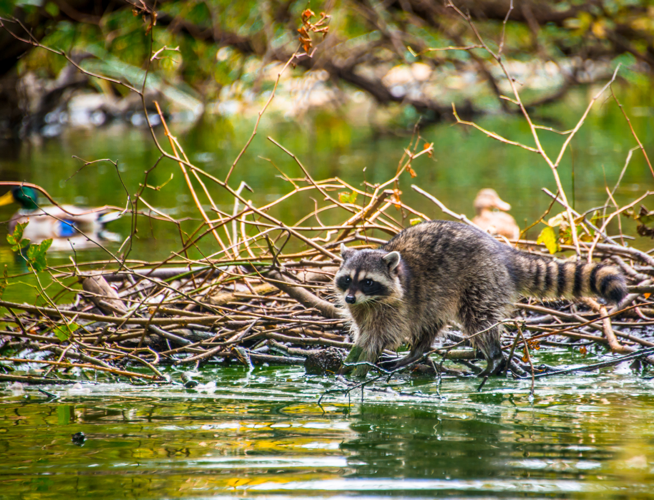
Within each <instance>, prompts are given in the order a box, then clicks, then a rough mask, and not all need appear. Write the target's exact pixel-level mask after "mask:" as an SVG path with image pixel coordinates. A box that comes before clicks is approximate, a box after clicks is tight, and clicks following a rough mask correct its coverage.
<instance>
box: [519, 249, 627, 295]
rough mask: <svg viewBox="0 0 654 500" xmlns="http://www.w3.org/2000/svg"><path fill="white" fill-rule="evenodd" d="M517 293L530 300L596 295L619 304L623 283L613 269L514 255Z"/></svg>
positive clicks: (625, 288)
mask: <svg viewBox="0 0 654 500" xmlns="http://www.w3.org/2000/svg"><path fill="white" fill-rule="evenodd" d="M514 256H515V258H514V266H515V268H514V271H515V277H516V281H517V283H516V284H517V286H518V291H519V292H520V293H522V294H524V295H528V296H531V297H567V298H572V297H584V296H589V295H599V296H600V297H603V298H605V299H606V300H607V301H609V302H614V303H616V304H617V303H619V302H620V301H621V300H622V299H623V298H624V297H625V296H626V295H627V283H626V281H625V279H624V276H623V275H622V274H621V273H620V270H619V269H618V268H616V267H614V266H605V265H602V264H597V263H596V262H592V263H582V262H557V261H554V260H551V259H548V258H546V257H541V256H539V255H534V254H528V253H525V252H518V251H516V253H515V254H514Z"/></svg>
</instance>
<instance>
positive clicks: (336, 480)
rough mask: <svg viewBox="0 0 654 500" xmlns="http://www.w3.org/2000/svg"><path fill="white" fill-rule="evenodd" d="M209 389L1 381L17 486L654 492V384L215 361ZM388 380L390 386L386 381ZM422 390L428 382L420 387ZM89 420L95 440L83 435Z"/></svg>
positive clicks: (15, 490) (489, 494)
mask: <svg viewBox="0 0 654 500" xmlns="http://www.w3.org/2000/svg"><path fill="white" fill-rule="evenodd" d="M201 380H202V382H203V383H202V384H200V385H199V386H198V387H197V388H196V389H194V390H186V389H182V388H177V389H175V388H173V389H171V388H169V387H160V388H157V387H154V388H153V387H147V388H141V389H139V388H134V387H130V386H126V385H123V386H119V387H116V386H113V385H89V384H85V385H78V386H73V387H67V388H62V387H48V391H50V392H52V393H54V394H56V395H57V396H59V398H58V399H56V400H52V399H49V398H48V396H47V395H44V394H42V393H39V392H37V391H36V390H35V389H28V390H24V389H21V388H19V387H17V386H16V385H14V386H7V385H4V386H3V387H2V389H0V484H2V485H3V486H2V498H140V499H147V498H223V497H225V498H226V497H241V498H242V497H246V498H275V499H279V498H291V497H292V498H327V497H329V498H436V497H453V498H651V497H652V495H653V494H654V489H653V487H654V431H653V430H652V426H651V417H652V415H653V414H654V390H653V389H654V382H653V381H652V380H651V379H649V380H647V379H638V378H636V377H634V376H632V375H631V374H630V372H629V370H628V369H626V370H625V369H624V368H623V369H611V370H608V371H606V372H604V373H602V374H597V373H594V374H588V375H581V376H575V377H559V378H553V379H550V380H547V381H546V382H545V381H539V382H537V386H536V388H537V390H536V397H535V399H534V401H533V403H530V401H529V394H528V393H529V382H515V381H507V380H496V381H492V382H490V383H489V384H488V385H486V386H485V388H484V391H483V393H477V392H476V387H477V385H478V381H477V380H449V379H448V380H444V381H443V385H442V387H441V397H440V398H439V396H438V394H437V387H436V385H437V384H436V382H434V381H427V380H422V381H420V380H417V381H410V380H409V381H407V380H397V381H396V382H395V383H402V391H403V394H404V395H401V394H398V393H397V392H395V391H394V390H393V389H392V388H391V389H389V388H384V390H383V391H382V392H370V391H367V392H366V394H365V399H364V402H363V403H361V400H360V392H357V393H353V394H352V395H351V405H348V400H347V398H345V397H342V396H334V397H330V398H329V399H327V400H326V401H324V402H323V405H322V408H321V407H319V406H318V405H317V404H316V402H317V398H318V396H319V395H320V394H321V393H322V392H323V391H324V390H325V389H327V388H336V387H337V386H338V385H337V383H336V382H335V381H334V379H328V378H322V377H307V376H305V375H304V373H303V370H302V369H301V368H285V369H280V368H256V369H255V370H254V371H253V372H252V373H250V374H248V373H247V370H246V369H245V368H243V367H238V368H225V367H223V368H217V369H205V371H204V372H203V374H202V375H201ZM379 389H380V390H381V389H382V387H379ZM408 393H412V394H413V395H411V396H410V395H409V394H408ZM77 432H83V433H84V434H85V435H86V441H85V442H84V443H83V445H79V444H75V443H73V441H72V439H71V435H72V434H74V433H77Z"/></svg>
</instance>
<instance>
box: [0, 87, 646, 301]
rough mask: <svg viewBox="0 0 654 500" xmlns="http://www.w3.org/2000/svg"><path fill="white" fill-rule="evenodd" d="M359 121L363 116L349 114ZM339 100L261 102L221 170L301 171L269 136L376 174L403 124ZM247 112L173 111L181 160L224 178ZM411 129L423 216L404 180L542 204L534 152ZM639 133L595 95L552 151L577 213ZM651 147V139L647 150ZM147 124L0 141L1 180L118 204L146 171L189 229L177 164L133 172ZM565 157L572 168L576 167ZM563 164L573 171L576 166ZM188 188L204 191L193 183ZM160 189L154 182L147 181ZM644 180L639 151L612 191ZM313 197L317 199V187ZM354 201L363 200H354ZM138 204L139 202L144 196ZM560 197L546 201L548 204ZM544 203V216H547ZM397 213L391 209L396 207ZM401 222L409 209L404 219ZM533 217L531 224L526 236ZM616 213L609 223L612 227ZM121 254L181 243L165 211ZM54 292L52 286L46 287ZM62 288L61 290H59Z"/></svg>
mask: <svg viewBox="0 0 654 500" xmlns="http://www.w3.org/2000/svg"><path fill="white" fill-rule="evenodd" d="M596 91H597V89H587V90H579V91H577V92H574V93H572V94H570V95H569V96H568V97H567V99H566V101H564V102H560V103H558V104H556V105H553V106H551V107H549V108H547V109H545V110H543V111H541V112H540V114H539V115H537V116H535V121H536V122H537V123H543V124H546V125H548V126H553V127H555V128H558V129H562V130H563V129H569V128H571V127H572V126H573V125H574V124H575V123H576V121H577V120H578V119H579V117H580V116H581V114H582V112H583V110H584V108H585V106H586V104H587V102H588V100H589V99H590V97H591V96H593V95H594V94H595V93H596ZM616 91H617V95H618V96H619V97H620V99H621V101H622V103H623V104H624V106H625V109H626V111H627V113H629V114H630V116H631V120H632V124H633V126H634V129H635V130H636V132H637V134H638V136H639V137H640V139H641V141H642V142H643V144H645V145H651V144H652V143H653V142H654V110H653V109H654V108H651V107H648V106H650V105H651V93H649V90H648V89H640V87H637V86H632V87H628V88H624V89H620V88H617V89H616ZM358 121H359V122H360V119H359V120H358ZM478 122H479V123H480V125H481V126H482V127H484V128H486V129H488V130H493V131H495V132H497V133H499V134H500V135H502V136H504V137H507V138H509V139H511V140H515V141H520V142H523V143H525V144H528V145H532V144H533V140H532V138H531V134H530V131H529V129H528V127H526V125H525V122H524V119H522V118H520V117H518V116H514V117H507V116H504V115H500V116H489V117H485V118H481V119H479V120H478ZM351 123H352V120H351V117H350V116H348V115H347V114H346V113H338V114H330V113H327V112H322V111H321V112H316V113H314V114H313V115H308V116H305V117H303V118H302V119H296V118H288V117H284V116H280V115H277V114H275V113H271V114H269V115H264V120H263V121H262V124H261V127H260V129H259V133H258V135H257V136H256V137H255V139H254V141H253V142H252V144H251V146H250V148H249V149H248V151H247V152H246V154H245V155H244V156H243V158H242V159H241V161H240V163H239V164H238V166H237V167H236V170H235V172H234V174H233V175H232V177H231V181H230V184H231V185H232V187H234V188H236V187H238V185H239V184H240V182H241V181H245V182H246V183H247V184H248V185H249V186H250V187H252V189H253V190H254V192H253V193H250V192H248V191H245V192H244V193H245V195H247V197H248V198H251V199H252V200H253V202H254V203H255V204H258V205H263V204H265V203H269V202H270V201H272V200H275V199H277V198H279V197H280V196H281V195H283V194H285V193H288V192H289V191H291V189H292V188H291V186H290V185H289V183H288V182H287V181H285V180H283V179H282V178H281V174H280V171H281V172H284V174H286V175H288V176H289V177H292V178H298V177H301V176H302V173H301V170H300V168H299V167H298V166H297V165H296V164H295V162H294V160H293V159H292V158H290V157H289V156H288V155H287V154H286V153H284V152H283V151H281V150H280V149H279V148H278V147H277V146H275V145H274V144H272V142H270V141H268V140H267V137H268V136H271V137H273V138H274V139H275V140H276V141H278V142H279V143H281V144H282V145H283V146H284V147H286V148H288V149H289V150H290V151H291V152H293V153H294V154H295V155H297V157H298V158H299V159H300V161H302V163H303V164H304V165H305V166H306V168H307V170H308V171H309V172H310V173H311V175H312V176H313V177H314V178H315V179H326V178H330V177H334V176H338V177H340V178H343V179H344V180H345V181H346V182H348V183H351V184H353V185H356V186H361V183H362V182H363V181H364V180H365V181H367V182H370V183H377V182H383V181H386V180H388V179H389V178H391V177H392V175H393V174H394V173H395V171H396V169H397V166H398V162H399V161H400V158H401V156H402V152H403V151H404V148H406V147H407V146H408V145H409V142H410V140H411V137H410V134H405V135H399V136H398V135H396V134H391V133H387V134H381V135H380V134H379V133H377V132H375V131H374V130H373V129H371V128H370V127H363V126H354V125H352V124H351ZM253 124H254V121H253V118H241V117H237V118H233V119H231V120H227V119H222V118H220V117H211V118H207V119H205V120H203V121H201V122H199V123H198V124H196V125H194V126H193V127H191V128H189V127H188V126H184V125H181V124H172V125H171V128H172V131H173V133H174V134H176V135H177V136H178V137H179V139H180V142H181V144H182V145H183V146H184V148H185V151H186V153H187V155H188V157H189V159H190V160H191V161H192V162H194V163H196V164H197V165H198V166H199V167H201V168H203V169H205V170H206V172H207V173H209V174H211V175H214V176H216V177H218V178H220V179H224V178H225V176H226V174H227V172H228V171H229V168H230V166H231V164H232V163H233V161H234V159H235V158H236V156H237V155H238V152H239V151H240V150H241V148H242V147H243V145H244V144H245V143H246V141H247V139H248V138H249V137H250V134H251V133H252V128H253ZM422 137H423V139H424V140H425V141H427V142H429V143H432V142H433V143H434V154H433V157H432V158H427V157H426V156H425V157H423V158H420V159H418V160H416V162H415V163H414V165H413V167H414V169H415V171H416V172H417V174H418V177H417V178H415V179H411V178H410V177H409V176H408V175H406V177H403V178H402V180H401V183H400V188H401V190H402V192H403V194H402V198H403V200H405V201H406V202H407V203H408V204H409V205H410V206H413V207H415V208H416V209H418V210H420V211H421V212H423V213H426V214H427V215H429V216H430V217H433V218H443V214H442V212H441V211H440V210H439V209H438V208H437V207H436V206H435V205H433V204H432V203H431V202H430V201H428V200H426V199H424V198H422V197H421V196H420V195H418V194H416V193H415V192H413V190H412V189H411V188H410V185H411V184H412V183H417V184H418V185H419V186H420V187H422V188H423V189H425V190H427V191H429V192H430V193H432V194H434V195H435V196H437V197H438V198H440V199H441V200H442V201H443V202H444V203H445V204H446V205H447V206H448V207H449V208H451V209H452V210H454V211H455V212H458V213H466V214H468V216H470V217H472V215H473V210H472V201H473V199H474V197H475V195H476V193H477V192H478V191H479V190H480V189H482V188H485V187H492V188H495V189H496V190H497V191H498V193H499V194H500V196H501V197H502V198H503V199H504V200H506V201H508V202H509V203H510V204H511V205H512V210H511V213H512V214H513V216H514V217H515V219H516V221H517V222H518V224H519V225H520V226H521V227H526V226H527V225H528V224H530V223H532V222H533V221H535V220H538V218H539V217H540V216H541V215H542V214H543V213H544V212H545V210H546V209H547V207H548V206H549V204H550V202H551V199H550V198H549V197H547V196H546V195H545V194H544V193H542V192H541V188H543V187H546V188H548V189H549V190H550V191H552V192H556V186H555V183H554V180H553V176H552V172H551V171H550V169H549V167H548V166H547V165H546V164H545V162H544V161H543V160H542V159H541V158H539V156H538V155H535V154H534V153H531V152H528V151H525V150H524V149H521V148H517V147H513V146H509V145H506V144H502V143H499V142H497V141H495V140H492V139H489V138H488V137H486V136H484V135H483V134H482V133H481V132H478V131H476V130H472V129H468V128H465V127H463V126H461V125H452V124H449V123H446V124H441V125H438V126H434V127H430V128H427V129H425V130H424V131H422ZM158 138H159V142H160V143H161V144H162V145H163V146H164V147H165V148H166V149H167V150H168V149H169V148H168V146H167V144H168V141H167V139H166V138H165V136H163V133H162V131H161V130H158ZM541 138H542V143H543V146H544V147H545V149H546V150H547V151H548V152H549V154H550V155H551V156H552V157H556V152H557V151H558V149H559V148H560V146H561V144H562V143H563V140H564V138H563V137H562V136H560V135H557V134H554V133H551V132H547V131H541ZM634 146H636V142H635V140H634V138H633V136H632V135H631V132H630V130H629V127H628V125H627V124H626V122H625V121H624V118H623V117H622V114H621V113H620V111H619V109H618V108H617V107H616V106H615V105H614V104H613V103H612V101H606V102H604V101H603V102H602V103H598V104H596V106H595V108H594V110H593V111H592V112H591V113H590V115H589V116H588V118H587V120H586V123H585V124H584V126H583V127H582V128H581V130H580V132H579V134H578V135H577V136H576V137H575V139H573V141H572V142H571V153H570V152H569V153H568V154H567V155H566V156H565V157H564V160H563V161H562V163H561V167H560V169H559V174H560V176H561V179H562V182H563V185H564V188H565V189H566V192H567V195H568V198H569V199H570V202H571V203H573V205H574V207H575V208H576V209H577V210H578V211H580V212H582V211H585V210H588V209H590V208H593V207H597V206H601V205H603V204H604V203H605V202H606V200H607V195H606V186H607V185H608V186H609V187H611V188H612V187H613V186H614V185H615V183H616V182H617V180H618V177H619V176H620V172H621V170H622V168H623V167H624V164H625V159H626V158H627V153H628V150H629V149H630V148H632V147H634ZM73 155H75V156H76V157H79V158H83V159H84V160H87V161H88V160H100V159H110V160H113V161H116V162H117V167H115V166H114V165H113V164H111V163H109V162H107V161H103V162H99V163H94V164H91V165H87V166H83V164H82V163H81V161H80V160H79V159H75V158H73ZM649 155H650V157H652V158H654V150H651V148H650V151H649ZM159 156H160V155H159V152H158V151H157V149H156V147H155V146H154V143H153V141H152V138H151V137H150V135H149V132H147V131H146V130H143V129H138V128H134V127H131V126H129V127H128V126H122V125H111V126H108V127H106V128H101V129H94V130H85V131H80V130H77V131H69V132H68V133H66V134H65V135H64V136H63V137H60V138H57V139H51V140H43V142H42V143H40V144H32V145H30V144H23V145H22V147H21V148H19V149H13V150H12V149H10V148H8V147H5V146H3V154H0V179H2V180H24V181H31V182H36V183H38V184H40V185H41V186H43V187H44V188H45V189H46V190H47V191H48V192H49V193H50V194H51V195H52V196H54V197H55V199H57V200H58V201H59V202H60V203H73V204H78V205H87V206H100V205H105V204H108V205H115V206H119V207H125V206H126V204H127V202H128V197H127V193H129V194H130V195H132V196H133V195H134V193H136V192H137V191H138V190H139V189H140V186H141V185H142V184H147V186H149V187H146V188H145V190H144V192H143V197H144V199H145V200H146V201H147V202H148V203H149V204H150V205H152V206H154V207H156V208H157V209H159V210H161V211H162V212H163V213H165V214H168V215H170V216H171V217H173V218H176V219H182V220H184V222H183V223H182V228H183V229H184V230H185V231H187V232H188V233H191V232H192V231H193V230H194V229H195V228H196V227H197V225H198V224H199V223H200V221H201V219H200V217H199V214H198V211H197V208H196V207H195V205H194V203H193V200H192V199H191V196H190V194H189V191H188V188H187V187H186V185H185V182H184V179H183V176H182V174H181V172H180V169H179V166H178V165H177V164H176V163H174V162H172V161H169V160H162V161H161V162H160V163H159V164H157V167H156V168H155V169H154V170H153V171H152V172H150V174H149V175H148V177H147V181H146V180H145V175H144V172H145V170H146V169H149V168H151V167H153V166H154V165H155V164H156V162H157V159H158V158H159ZM573 167H574V168H573ZM573 171H574V175H573ZM207 185H208V188H209V190H210V191H211V193H212V196H213V197H214V200H215V202H216V203H217V205H218V208H220V209H221V210H225V211H228V212H230V213H231V212H232V210H233V203H234V200H233V198H231V196H229V195H226V193H225V191H224V190H222V189H221V188H220V187H218V186H216V185H212V184H211V183H210V182H209V183H208V184H207ZM195 186H196V190H197V191H198V192H199V193H200V196H201V195H202V190H201V188H200V187H199V186H198V185H197V183H196V185H195ZM154 188H160V189H154ZM648 189H650V190H652V189H654V178H653V177H652V174H651V173H650V172H649V169H648V167H647V165H646V163H645V161H644V159H643V156H642V154H641V153H640V152H639V151H636V152H635V153H634V154H633V158H632V160H631V163H630V165H629V168H628V169H627V171H626V173H625V175H624V178H623V180H622V182H621V184H620V186H619V188H618V189H617V190H616V193H615V200H616V202H617V203H619V204H621V205H622V204H625V203H628V202H631V201H633V200H634V199H635V198H636V197H638V196H640V195H641V194H643V193H644V192H645V191H646V190H648ZM314 200H317V198H316V196H315V193H313V194H305V195H301V196H298V197H296V198H292V199H291V200H289V201H288V202H286V203H284V204H282V205H280V206H279V207H277V208H275V209H273V210H271V212H270V213H271V214H272V215H274V216H276V217H278V218H281V219H282V220H284V221H285V222H286V223H294V222H296V221H298V220H299V219H301V218H302V217H303V216H304V215H306V213H307V210H308V208H309V207H313V205H314V202H315V201H314ZM317 201H318V202H320V201H321V200H317ZM358 201H359V202H361V200H358ZM202 203H203V204H204V206H205V209H206V210H207V211H208V212H209V213H211V211H210V209H211V207H210V206H209V204H208V201H207V200H206V199H204V198H202ZM140 208H141V209H142V210H144V211H146V212H147V208H146V207H144V206H143V205H141V207H140ZM14 210H16V207H15V206H14V207H11V206H8V207H0V221H6V220H8V219H9V218H10V217H11V214H12V213H13V211H14ZM559 211H560V210H559V209H558V207H555V209H554V212H553V214H554V213H558V212H559ZM553 214H552V215H553ZM393 215H394V216H397V217H401V214H399V213H395V214H393ZM347 216H348V215H347V214H344V213H338V212H336V211H334V212H333V216H332V218H331V219H330V213H324V215H323V216H321V219H322V220H323V222H324V223H326V224H329V223H330V222H342V221H343V220H345V218H346V217H347ZM130 222H131V221H130V217H129V216H125V217H123V219H122V220H120V221H117V222H115V223H113V224H112V225H111V226H110V229H111V230H112V231H113V232H116V233H118V234H120V235H121V236H122V238H125V237H127V235H129V233H130ZM405 224H408V221H405ZM622 224H623V228H624V230H625V232H626V233H627V234H635V226H634V223H633V221H629V220H628V219H626V218H623V219H622ZM542 227H543V226H542V225H541V226H539V227H537V228H534V229H532V230H531V231H530V233H529V234H528V236H529V237H532V238H536V237H537V236H538V234H539V232H540V230H541V229H542ZM617 231H618V226H617V221H614V222H613V223H612V225H611V226H609V232H610V233H611V234H616V233H617ZM132 243H133V247H132V251H131V253H130V254H129V257H130V258H133V259H146V260H150V261H152V260H155V259H163V258H166V257H169V256H170V255H171V251H174V250H178V249H179V248H181V246H182V245H181V243H180V238H179V231H178V228H177V226H176V225H175V224H172V223H170V222H165V221H161V220H151V219H147V218H146V217H139V220H138V234H137V235H136V236H135V238H134V239H133V241H132ZM633 244H634V245H636V246H638V247H642V248H645V249H649V248H650V246H651V240H649V239H644V238H638V239H637V240H636V241H634V242H633ZM118 247H119V244H117V243H116V244H112V243H107V248H109V249H111V250H112V251H117V250H118ZM200 249H201V252H200V251H196V250H195V249H191V250H190V252H189V255H190V257H192V258H200V257H202V255H203V254H204V255H207V254H210V253H212V252H215V251H216V248H215V241H213V240H212V239H211V238H204V240H203V241H202V242H201V243H200ZM49 255H50V257H49V263H50V264H51V265H56V264H70V260H69V259H70V257H69V255H70V252H59V253H57V252H50V254H49ZM106 258H107V255H106V254H105V253H103V252H102V251H99V250H94V251H80V252H79V254H78V255H77V261H78V262H82V261H89V260H94V259H106ZM4 265H7V268H8V272H9V274H10V275H12V274H15V273H20V272H26V271H27V269H26V267H25V265H24V262H23V261H22V260H21V259H20V258H16V256H15V255H14V254H13V253H12V252H11V250H10V249H9V247H8V246H7V245H6V243H5V241H4V237H3V238H0V266H4ZM23 281H24V282H25V283H27V284H29V285H32V287H26V286H23V285H16V286H10V287H9V288H8V290H7V292H6V295H5V298H6V299H7V300H29V301H33V297H34V295H35V291H34V288H33V286H34V285H35V282H34V280H33V279H32V278H30V277H26V278H24V279H23ZM53 295H54V294H53ZM62 299H63V300H66V299H67V300H71V299H70V296H65V295H64V296H62Z"/></svg>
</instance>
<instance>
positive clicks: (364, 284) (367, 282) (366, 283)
mask: <svg viewBox="0 0 654 500" xmlns="http://www.w3.org/2000/svg"><path fill="white" fill-rule="evenodd" d="M374 283H375V282H374V281H372V280H363V286H372V285H373V284H374Z"/></svg>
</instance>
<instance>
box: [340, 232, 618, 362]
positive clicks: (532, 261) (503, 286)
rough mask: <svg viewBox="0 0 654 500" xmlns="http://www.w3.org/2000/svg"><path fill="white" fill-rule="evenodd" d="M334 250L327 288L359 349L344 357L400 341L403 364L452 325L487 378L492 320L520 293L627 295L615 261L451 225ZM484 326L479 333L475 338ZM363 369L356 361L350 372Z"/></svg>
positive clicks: (369, 354)
mask: <svg viewBox="0 0 654 500" xmlns="http://www.w3.org/2000/svg"><path fill="white" fill-rule="evenodd" d="M341 255H342V257H343V263H342V265H341V268H340V269H339V271H338V273H337V274H336V277H335V280H334V287H335V290H336V294H337V297H338V298H339V301H340V302H341V303H342V305H343V307H344V310H345V311H346V314H347V316H348V317H349V318H350V320H351V325H352V333H353V336H354V341H355V347H356V352H357V353H358V352H359V351H361V354H360V355H358V354H357V359H356V360H352V359H348V360H349V361H369V362H372V363H374V362H376V361H377V358H378V357H379V355H380V354H381V352H382V350H383V349H385V348H391V349H397V347H399V346H400V344H402V343H403V342H408V343H409V344H411V346H412V348H411V353H410V354H409V355H408V356H406V357H405V358H403V359H402V360H400V361H399V362H398V363H397V365H396V366H402V365H404V364H407V363H410V362H412V361H414V360H416V359H418V358H419V357H420V356H422V354H423V353H424V352H425V351H426V350H428V349H429V348H430V346H431V344H432V343H433V341H434V339H435V338H436V337H437V336H438V335H439V333H440V332H441V330H442V329H443V327H445V325H446V324H447V323H450V322H456V323H458V324H459V325H461V327H462V329H463V332H464V333H465V335H466V336H468V337H470V341H471V342H472V344H473V345H474V346H475V347H476V348H478V349H479V350H480V351H481V352H482V353H483V354H484V356H485V358H486V360H487V361H488V366H487V368H486V370H485V371H484V375H486V374H495V373H497V372H498V370H499V369H500V368H501V367H502V365H503V356H502V350H501V344H500V329H499V327H498V326H497V325H496V323H498V322H499V321H501V320H502V319H503V318H505V317H506V315H507V313H508V312H509V311H510V310H511V304H512V303H513V302H514V301H515V300H516V299H517V298H518V297H519V295H521V294H525V295H529V296H536V297H558V296H566V297H579V296H583V295H600V296H602V297H604V298H607V299H608V300H612V301H614V302H618V301H619V300H621V299H622V298H623V297H624V295H625V294H626V292H627V290H626V283H625V281H624V277H623V276H622V275H621V274H620V272H619V271H618V270H617V269H616V268H615V267H611V266H602V265H600V264H596V263H591V264H583V263H572V262H563V263H560V262H556V261H553V260H551V259H549V258H547V257H544V256H539V255H535V254H529V253H526V252H522V251H519V250H516V249H513V248H511V247H509V246H508V245H505V244H503V243H500V242H498V241H497V240H495V239H494V238H492V237H491V236H489V235H488V234H487V233H485V232H483V231H481V230H479V229H477V228H474V227H471V226H467V225H465V224H460V223H458V222H448V221H428V222H423V223H421V224H418V225H416V226H413V227H410V228H407V229H405V230H403V231H402V232H400V233H399V234H398V235H397V236H395V237H394V238H393V239H392V240H390V241H389V242H388V243H387V244H386V245H384V246H383V247H382V248H380V249H376V250H369V249H365V250H353V249H348V248H346V247H345V246H342V247H341ZM368 280H372V281H373V282H374V284H373V285H369V281H368ZM348 301H349V302H348ZM352 302H354V303H352ZM482 330H487V331H485V332H484V333H482V334H479V335H475V334H476V333H478V332H481V331H482ZM353 352H355V351H354V350H353ZM344 371H347V369H346V370H344ZM366 372H367V367H364V366H360V367H358V368H357V369H356V371H355V374H357V375H365V373H366Z"/></svg>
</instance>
